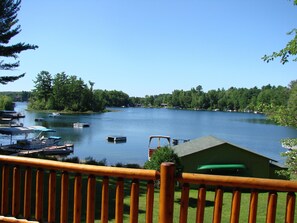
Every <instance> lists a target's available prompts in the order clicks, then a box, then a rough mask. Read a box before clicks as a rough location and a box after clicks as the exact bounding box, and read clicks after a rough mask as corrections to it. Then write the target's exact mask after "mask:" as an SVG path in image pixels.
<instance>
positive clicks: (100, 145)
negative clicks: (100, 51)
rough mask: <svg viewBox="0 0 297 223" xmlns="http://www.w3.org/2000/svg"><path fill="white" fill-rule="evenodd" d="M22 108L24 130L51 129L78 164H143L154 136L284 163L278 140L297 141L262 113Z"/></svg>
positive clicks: (295, 133) (290, 130) (288, 130)
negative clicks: (209, 141)
mask: <svg viewBox="0 0 297 223" xmlns="http://www.w3.org/2000/svg"><path fill="white" fill-rule="evenodd" d="M25 109H26V104H25V103H18V104H17V106H16V108H15V110H17V111H22V112H24V113H25V115H26V117H25V119H23V120H22V121H23V123H24V126H30V125H40V124H42V125H44V126H46V127H48V128H53V129H55V130H56V133H55V134H56V135H59V136H61V137H62V139H63V140H64V141H67V142H72V143H74V145H75V146H74V150H75V152H74V154H73V156H78V157H79V158H81V159H84V158H86V157H88V156H92V157H93V158H95V159H96V160H102V159H104V158H106V160H107V163H108V164H115V163H117V162H121V163H124V164H125V163H138V164H141V165H142V164H143V163H144V162H145V161H146V160H147V148H148V138H149V136H150V135H155V134H161V135H169V136H171V137H172V138H178V139H195V138H198V137H202V136H208V135H212V136H215V137H218V138H220V139H223V140H226V141H228V142H230V143H232V144H235V145H238V146H241V147H243V148H246V149H249V150H252V151H254V152H257V153H260V154H262V155H264V156H267V157H270V158H272V159H275V160H278V161H280V162H282V159H283V158H282V157H281V156H280V153H281V152H283V151H285V150H284V149H283V148H282V147H281V145H280V140H281V139H283V138H287V137H297V130H296V129H295V128H289V127H282V126H277V125H274V124H271V123H269V122H268V121H267V120H266V118H265V116H263V115H260V114H248V113H230V112H208V111H184V110H172V109H146V108H115V110H116V111H117V112H108V113H103V114H91V115H61V116H60V117H55V118H50V117H48V116H47V114H42V113H33V112H27V111H25ZM36 117H43V118H45V121H44V122H42V123H36V122H35V121H34V120H35V118H36ZM78 121H79V122H88V123H90V127H89V128H83V129H75V128H73V127H72V124H73V123H74V122H78ZM108 135H123V136H126V137H127V142H126V143H120V144H114V143H109V142H107V141H106V137H107V136H108Z"/></svg>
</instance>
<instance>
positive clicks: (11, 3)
mask: <svg viewBox="0 0 297 223" xmlns="http://www.w3.org/2000/svg"><path fill="white" fill-rule="evenodd" d="M20 4H21V0H16V1H15V0H1V1H0V70H4V71H8V70H14V69H15V68H17V67H19V65H20V62H19V61H16V62H7V63H6V62H4V60H1V57H8V58H13V59H15V60H17V58H18V54H19V53H21V52H22V51H24V50H29V49H36V48H38V46H35V45H30V44H26V43H16V44H12V45H8V44H9V42H10V40H11V38H13V37H15V36H16V35H17V34H19V33H20V32H21V26H20V25H17V23H18V21H19V20H18V19H17V12H18V11H19V10H20ZM24 75H25V74H24V73H23V74H20V75H17V76H0V83H1V84H7V83H8V82H12V81H15V80H18V79H19V78H21V77H23V76H24Z"/></svg>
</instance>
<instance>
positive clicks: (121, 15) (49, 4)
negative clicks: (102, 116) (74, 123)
mask: <svg viewBox="0 0 297 223" xmlns="http://www.w3.org/2000/svg"><path fill="white" fill-rule="evenodd" d="M296 17H297V6H294V5H293V1H288V0H272V1H271V0H261V1H259V0H249V1H238V0H226V1H221V0H209V1H206V0H185V1H180V0H170V1H169V0H162V1H160V0H137V1H136V0H125V1H122V0H110V1H108V0H87V1H60V0H43V1H37V0H30V1H27V0H23V1H22V3H21V9H20V11H19V13H18V19H19V25H21V29H22V32H21V33H20V34H19V35H17V36H16V37H14V38H13V39H12V40H11V42H10V44H12V43H18V42H25V43H30V44H35V45H38V46H39V48H38V49H37V50H29V51H25V52H22V53H21V54H20V55H19V56H20V57H19V60H20V67H19V68H18V69H17V70H15V71H13V72H3V71H1V72H0V75H18V74H21V73H23V72H25V73H26V75H25V77H24V78H22V79H20V80H18V81H16V82H14V83H9V84H8V85H1V91H30V90H32V89H34V82H33V80H35V79H36V76H37V74H38V73H40V72H41V71H43V70H44V71H48V72H50V73H51V74H52V75H53V76H54V75H55V74H57V73H60V72H65V73H66V74H67V75H76V76H77V77H78V78H82V80H84V81H85V83H88V82H89V81H92V82H95V85H94V89H106V90H121V91H123V92H125V93H127V94H129V96H139V97H143V96H145V95H156V94H161V93H171V92H172V91H173V90H175V89H178V90H190V89H191V88H192V87H196V86H198V85H201V86H202V87H203V90H204V91H205V92H207V91H208V90H212V89H218V88H224V89H228V88H230V87H237V88H241V87H244V88H252V87H254V86H257V87H262V86H264V85H267V84H271V85H275V86H278V85H282V86H287V85H288V84H289V83H290V81H292V80H296V79H297V78H296V77H297V76H296V65H297V63H296V62H290V63H288V64H286V65H282V64H281V63H280V62H279V60H275V61H274V62H270V63H266V62H264V61H263V60H262V59H261V57H263V56H264V55H265V54H271V53H272V52H273V51H278V50H280V49H282V48H283V47H284V46H285V45H286V44H287V42H288V41H289V40H290V39H292V37H293V36H289V35H287V33H288V32H289V31H291V30H292V29H293V28H297V23H296V21H297V20H296ZM2 59H3V58H2ZM4 59H5V58H4Z"/></svg>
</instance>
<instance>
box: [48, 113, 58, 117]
mask: <svg viewBox="0 0 297 223" xmlns="http://www.w3.org/2000/svg"><path fill="white" fill-rule="evenodd" d="M60 115H61V114H60V113H59V112H53V113H51V114H49V115H48V117H58V116H60Z"/></svg>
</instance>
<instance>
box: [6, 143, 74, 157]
mask: <svg viewBox="0 0 297 223" xmlns="http://www.w3.org/2000/svg"><path fill="white" fill-rule="evenodd" d="M73 151H74V145H73V144H65V145H61V146H49V147H45V148H42V149H30V150H21V149H20V150H18V151H17V152H15V153H12V154H10V156H25V155H33V154H44V155H69V154H70V153H73Z"/></svg>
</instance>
